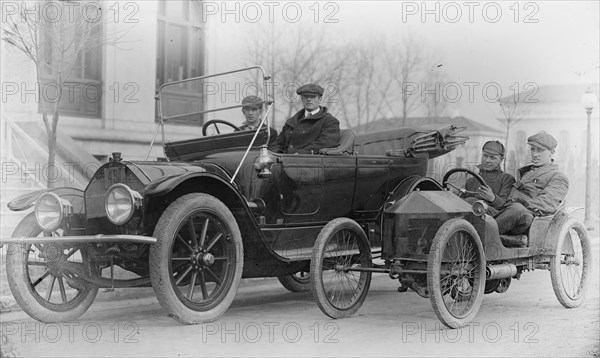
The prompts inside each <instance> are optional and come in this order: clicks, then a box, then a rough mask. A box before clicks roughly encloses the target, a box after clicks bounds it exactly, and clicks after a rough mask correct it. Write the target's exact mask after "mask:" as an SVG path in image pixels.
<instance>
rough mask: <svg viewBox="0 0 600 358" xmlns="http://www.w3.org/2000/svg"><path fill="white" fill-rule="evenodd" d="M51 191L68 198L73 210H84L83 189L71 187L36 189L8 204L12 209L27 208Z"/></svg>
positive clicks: (76, 211) (78, 211) (79, 211)
mask: <svg viewBox="0 0 600 358" xmlns="http://www.w3.org/2000/svg"><path fill="white" fill-rule="evenodd" d="M49 192H52V193H55V194H56V195H58V196H60V197H61V198H64V199H66V200H68V201H69V202H70V203H71V205H72V206H73V212H75V213H81V212H82V211H83V190H81V189H77V188H70V187H61V188H49V189H41V190H36V191H34V192H31V193H27V194H24V195H21V196H19V197H17V198H15V199H13V200H11V201H10V202H9V203H8V204H7V205H6V206H7V207H8V208H9V209H10V210H12V211H23V210H27V209H29V208H31V207H33V206H34V205H35V202H36V201H37V199H38V198H39V197H40V196H41V195H42V194H44V193H49Z"/></svg>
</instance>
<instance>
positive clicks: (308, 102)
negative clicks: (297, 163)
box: [269, 83, 340, 154]
mask: <svg viewBox="0 0 600 358" xmlns="http://www.w3.org/2000/svg"><path fill="white" fill-rule="evenodd" d="M323 92H324V89H323V87H321V86H319V85H317V84H314V83H311V84H307V85H304V86H302V87H300V88H298V89H297V90H296V93H297V94H299V95H300V97H301V98H302V105H303V106H304V108H303V109H302V110H300V111H298V113H296V114H295V115H294V116H293V117H292V118H289V119H288V120H287V121H286V122H285V125H284V126H283V129H282V130H281V133H280V134H279V136H278V137H277V140H276V141H275V143H273V144H272V145H271V146H270V147H269V149H270V150H271V151H273V152H277V153H294V154H318V153H319V150H320V149H323V148H332V147H336V146H338V144H339V141H340V122H339V121H338V120H337V119H336V118H335V117H334V116H332V115H331V113H329V112H328V111H327V107H324V106H321V105H320V104H321V99H322V98H323Z"/></svg>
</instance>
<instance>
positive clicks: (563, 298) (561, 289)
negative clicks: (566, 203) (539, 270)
mask: <svg viewBox="0 0 600 358" xmlns="http://www.w3.org/2000/svg"><path fill="white" fill-rule="evenodd" d="M590 254H591V246H590V239H589V237H588V232H587V230H586V228H585V225H583V223H581V222H580V221H578V220H576V219H574V218H569V219H568V220H567V221H566V222H565V223H564V224H563V225H562V227H561V231H560V234H559V236H558V243H557V245H556V254H555V255H554V256H553V257H552V259H551V260H550V278H551V279H552V288H553V289H554V294H555V295H556V298H558V301H559V302H560V303H561V304H562V305H563V306H565V307H566V308H573V307H577V306H579V305H581V303H582V302H583V299H584V293H585V289H586V288H587V285H588V282H589V275H590V265H591V256H590Z"/></svg>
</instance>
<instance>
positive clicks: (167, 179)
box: [144, 166, 242, 198]
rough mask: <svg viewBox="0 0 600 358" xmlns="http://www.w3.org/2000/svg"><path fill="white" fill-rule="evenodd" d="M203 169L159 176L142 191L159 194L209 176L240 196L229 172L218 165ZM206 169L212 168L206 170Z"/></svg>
mask: <svg viewBox="0 0 600 358" xmlns="http://www.w3.org/2000/svg"><path fill="white" fill-rule="evenodd" d="M202 169H205V170H202V171H197V172H186V173H184V174H173V175H168V176H164V177H161V178H159V179H156V180H153V181H152V182H150V183H149V184H148V185H146V189H145V191H144V194H145V195H148V196H161V195H164V194H168V193H169V192H171V190H173V189H175V188H176V187H177V186H179V184H181V183H183V182H185V181H187V180H189V179H193V178H199V177H209V178H211V179H216V180H218V181H220V182H221V183H223V184H225V185H226V186H227V187H229V188H231V189H233V190H234V191H235V192H236V194H237V196H239V197H240V198H241V197H242V195H241V194H240V192H239V190H238V188H237V185H236V184H235V182H234V184H231V183H230V182H229V180H228V179H230V177H229V174H227V172H226V171H225V170H223V169H221V168H219V167H216V166H214V167H208V168H202ZM206 169H214V170H210V171H209V170H206Z"/></svg>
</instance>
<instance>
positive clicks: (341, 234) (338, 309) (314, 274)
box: [310, 218, 372, 318]
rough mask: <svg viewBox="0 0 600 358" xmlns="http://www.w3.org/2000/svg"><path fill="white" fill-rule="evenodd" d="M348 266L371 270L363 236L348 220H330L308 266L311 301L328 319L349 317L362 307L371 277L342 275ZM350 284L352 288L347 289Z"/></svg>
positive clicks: (355, 273)
mask: <svg viewBox="0 0 600 358" xmlns="http://www.w3.org/2000/svg"><path fill="white" fill-rule="evenodd" d="M349 252H352V253H351V254H349ZM337 253H339V255H337ZM349 263H351V266H354V267H360V268H370V267H371V266H372V255H371V248H370V245H369V240H368V239H367V235H366V234H365V232H364V231H363V229H362V228H361V227H360V225H358V223H356V221H354V220H352V219H348V218H337V219H334V220H331V221H330V222H329V223H327V225H325V227H324V228H323V229H322V230H321V232H320V233H319V236H318V237H317V241H316V242H315V245H314V248H313V252H312V257H311V262H310V272H311V290H312V294H313V297H314V298H315V300H316V301H317V304H318V305H319V308H320V309H321V311H322V312H323V313H324V314H326V315H327V316H329V317H331V318H346V317H350V316H352V315H353V314H354V313H355V312H356V311H358V309H359V308H360V307H361V306H362V304H363V302H364V301H365V298H366V297H367V293H368V291H369V286H370V285H371V274H372V273H371V272H369V271H344V268H345V267H346V266H348V264H349ZM324 276H329V277H327V278H326V277H324ZM332 276H333V277H332ZM336 281H337V283H340V284H339V285H337V284H336ZM351 281H352V282H353V283H354V284H353V285H348V282H351ZM348 286H351V289H350V290H348V289H347V287H348Z"/></svg>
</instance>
